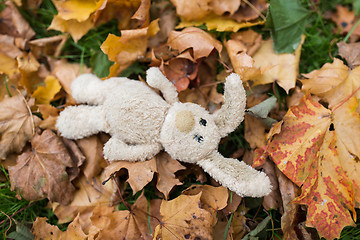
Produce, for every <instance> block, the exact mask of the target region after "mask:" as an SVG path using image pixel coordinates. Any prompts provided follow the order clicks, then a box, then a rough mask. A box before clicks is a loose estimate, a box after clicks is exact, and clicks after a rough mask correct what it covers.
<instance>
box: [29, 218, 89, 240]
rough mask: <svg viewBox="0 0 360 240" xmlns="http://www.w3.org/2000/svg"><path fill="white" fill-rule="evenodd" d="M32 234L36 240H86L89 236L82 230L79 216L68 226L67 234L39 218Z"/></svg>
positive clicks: (34, 224) (44, 219)
mask: <svg viewBox="0 0 360 240" xmlns="http://www.w3.org/2000/svg"><path fill="white" fill-rule="evenodd" d="M31 232H32V233H33V234H34V237H35V238H34V239H35V240H68V239H71V240H86V239H87V236H86V234H85V233H84V232H83V230H82V229H81V225H80V223H79V216H77V217H76V218H75V219H74V221H73V222H72V223H70V225H69V226H68V228H67V230H66V231H65V232H62V231H61V230H60V229H59V228H58V227H57V226H53V225H50V224H48V223H47V222H46V218H44V217H37V218H36V220H35V222H34V223H33V227H32V230H31Z"/></svg>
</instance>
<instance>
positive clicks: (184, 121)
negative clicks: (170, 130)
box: [175, 110, 195, 133]
mask: <svg viewBox="0 0 360 240" xmlns="http://www.w3.org/2000/svg"><path fill="white" fill-rule="evenodd" d="M194 125H195V118H194V115H193V114H192V112H190V111H186V110H184V111H181V112H178V113H177V114H176V119H175V127H176V128H177V130H179V131H180V132H185V133H188V132H190V131H191V129H193V127H194Z"/></svg>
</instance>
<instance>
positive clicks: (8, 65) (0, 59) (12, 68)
mask: <svg viewBox="0 0 360 240" xmlns="http://www.w3.org/2000/svg"><path fill="white" fill-rule="evenodd" d="M17 71H18V69H17V62H16V60H15V59H13V58H11V57H9V56H8V55H6V54H5V53H3V52H0V73H5V74H6V75H12V74H14V73H16V72H17Z"/></svg>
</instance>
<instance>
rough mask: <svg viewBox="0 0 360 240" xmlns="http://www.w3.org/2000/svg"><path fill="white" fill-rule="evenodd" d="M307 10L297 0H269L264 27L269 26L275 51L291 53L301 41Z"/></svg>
mask: <svg viewBox="0 0 360 240" xmlns="http://www.w3.org/2000/svg"><path fill="white" fill-rule="evenodd" d="M307 16H308V10H306V9H305V8H303V7H302V6H301V5H300V3H299V1H298V0H271V1H270V7H269V11H268V15H267V18H266V27H268V28H270V32H271V36H272V38H273V39H274V49H275V51H276V52H277V53H292V52H294V51H295V49H296V48H297V47H298V46H299V44H300V42H301V35H302V34H303V33H304V31H305V25H306V17H307Z"/></svg>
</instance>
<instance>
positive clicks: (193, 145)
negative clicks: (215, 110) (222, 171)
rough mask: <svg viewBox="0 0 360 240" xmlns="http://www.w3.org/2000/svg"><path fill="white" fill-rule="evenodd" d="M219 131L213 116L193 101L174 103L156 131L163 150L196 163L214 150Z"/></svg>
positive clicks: (174, 156) (175, 156)
mask: <svg viewBox="0 0 360 240" xmlns="http://www.w3.org/2000/svg"><path fill="white" fill-rule="evenodd" d="M220 138H221V136H220V133H219V131H218V127H217V126H216V123H215V120H214V116H213V115H211V114H209V113H208V112H207V111H206V110H205V109H204V108H202V107H200V106H199V105H197V104H193V103H175V104H174V105H173V106H172V107H171V108H170V109H169V111H168V114H167V116H166V118H165V121H164V123H163V127H162V130H161V133H160V142H161V144H162V145H163V147H164V149H165V151H166V152H168V153H169V154H170V155H171V156H172V157H173V158H175V159H179V160H181V161H183V162H189V163H196V162H197V161H199V160H200V159H202V158H204V157H206V156H207V155H209V153H211V152H213V151H215V150H216V149H217V147H218V144H219V142H220Z"/></svg>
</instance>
